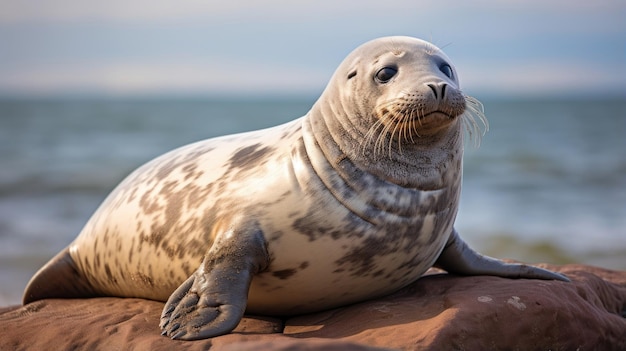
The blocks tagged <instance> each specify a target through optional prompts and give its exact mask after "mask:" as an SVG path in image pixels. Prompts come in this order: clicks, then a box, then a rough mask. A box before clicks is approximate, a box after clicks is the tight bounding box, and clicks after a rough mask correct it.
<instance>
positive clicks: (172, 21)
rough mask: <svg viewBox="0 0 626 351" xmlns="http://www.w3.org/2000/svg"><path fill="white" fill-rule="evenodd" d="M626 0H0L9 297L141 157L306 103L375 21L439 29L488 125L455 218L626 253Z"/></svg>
mask: <svg viewBox="0 0 626 351" xmlns="http://www.w3.org/2000/svg"><path fill="white" fill-rule="evenodd" d="M625 18H626V2H624V1H621V0H616V1H610V0H600V1H594V2H588V1H571V0H570V1H560V0H558V1H544V0H529V1H507V2H502V1H496V0H482V1H473V2H460V1H459V2H453V1H442V0H438V1H416V0H406V1H396V0H387V1H383V2H381V1H369V0H365V1H363V0H361V1H355V0H349V1H341V2H340V1H323V0H316V1H298V2H292V1H271V0H270V1H264V2H258V1H252V0H242V1H229V2H223V1H219V2H218V1H196V0H190V1H185V2H173V1H163V0H150V1H147V0H134V1H129V0H123V1H122V0H108V1H106V2H103V1H92V0H81V1H78V0H54V1H53V0H20V1H15V0H2V1H1V2H0V306H2V305H7V304H16V303H19V301H20V297H21V293H22V290H23V288H24V286H25V285H26V283H27V282H28V279H29V278H30V276H32V274H34V272H35V271H36V270H37V269H38V268H39V267H40V266H41V265H43V264H44V263H45V262H46V261H47V260H48V259H49V258H50V257H52V256H53V255H54V254H56V253H57V252H58V251H60V250H61V249H62V248H63V247H65V246H66V245H67V244H69V243H70V242H71V240H72V239H73V238H74V237H75V236H76V235H77V234H78V233H79V231H80V229H81V228H82V226H83V225H84V224H85V222H86V221H87V220H88V219H89V217H90V215H91V214H92V213H93V212H94V211H95V209H96V208H97V207H98V205H99V204H100V203H101V202H102V200H103V199H104V197H105V196H106V195H107V194H108V193H109V192H110V191H111V190H112V189H113V188H114V187H115V185H116V184H117V183H119V182H120V181H121V180H122V179H123V178H124V177H125V176H126V175H127V174H128V173H129V172H131V171H132V170H133V169H135V168H137V167H138V166H139V165H141V164H143V163H144V162H146V161H148V160H150V159H151V158H153V157H156V156H158V155H160V154H162V153H164V152H166V151H168V150H171V149H173V148H175V147H177V146H181V145H184V144H188V143H190V142H194V141H197V140H201V139H205V138H209V137H213V136H217V135H222V134H228V133H235V132H241V131H247V130H252V129H258V128H262V127H268V126H273V125H276V124H279V123H283V122H286V121H289V120H292V119H294V118H296V117H299V116H302V115H304V114H306V112H307V111H308V109H309V108H310V107H311V105H312V104H313V103H314V102H315V100H316V99H317V97H318V96H319V94H320V93H321V91H322V90H323V89H324V87H325V85H326V83H327V81H328V79H329V78H330V76H331V75H332V73H333V71H334V69H335V68H336V67H337V66H338V64H339V63H340V62H341V60H342V59H343V58H344V57H345V56H346V55H347V54H348V53H349V52H350V51H352V49H354V48H355V47H357V46H358V45H360V44H362V43H363V42H365V41H368V40H370V39H373V38H376V37H380V36H386V35H409V36H415V37H420V38H422V39H426V40H429V41H431V42H433V43H434V44H435V45H437V46H439V47H441V48H442V49H443V50H444V51H445V52H446V53H447V55H448V56H449V57H450V58H451V60H452V61H453V63H454V64H455V66H456V68H457V70H458V72H459V75H460V78H461V85H462V88H463V90H464V92H465V93H466V94H468V95H471V96H474V97H476V98H478V99H479V100H481V101H482V102H483V104H484V105H485V110H486V115H487V117H488V119H489V122H490V131H489V132H488V133H487V134H486V135H485V136H484V138H483V140H482V146H481V147H480V148H478V149H476V148H472V147H471V146H469V145H468V147H467V149H466V157H465V171H464V172H465V173H464V177H465V178H464V189H463V196H462V201H461V208H460V212H459V217H458V220H457V229H459V231H460V233H461V235H462V236H463V237H464V238H465V239H466V240H467V241H468V242H469V243H470V244H471V245H472V246H474V247H475V248H477V249H479V250H480V251H482V252H484V253H487V254H490V255H492V256H497V257H502V258H513V259H518V260H523V261H526V262H530V263H537V262H549V263H569V262H578V263H586V264H593V265H599V266H603V267H607V268H613V269H622V270H623V269H626V21H625V20H624V19H625Z"/></svg>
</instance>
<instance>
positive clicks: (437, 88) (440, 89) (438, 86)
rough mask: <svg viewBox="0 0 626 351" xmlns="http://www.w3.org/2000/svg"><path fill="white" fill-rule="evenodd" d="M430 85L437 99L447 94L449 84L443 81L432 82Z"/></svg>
mask: <svg viewBox="0 0 626 351" xmlns="http://www.w3.org/2000/svg"><path fill="white" fill-rule="evenodd" d="M428 87H429V88H430V90H432V91H433V95H435V99H437V100H443V99H444V98H445V96H446V88H447V87H448V84H446V83H444V82H441V83H435V84H434V83H430V84H428Z"/></svg>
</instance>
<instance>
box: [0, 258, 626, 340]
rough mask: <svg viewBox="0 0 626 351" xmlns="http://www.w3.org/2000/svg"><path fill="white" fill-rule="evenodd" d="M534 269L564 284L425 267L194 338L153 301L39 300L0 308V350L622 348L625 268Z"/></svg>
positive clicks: (625, 327) (624, 337)
mask: <svg viewBox="0 0 626 351" xmlns="http://www.w3.org/2000/svg"><path fill="white" fill-rule="evenodd" d="M544 267H546V268H549V269H553V270H556V271H559V272H562V273H564V274H566V275H567V276H568V277H570V278H571V279H572V282H571V283H563V282H557V281H542V280H526V279H520V280H512V279H503V278H497V277H486V276H475V277H458V276H451V275H447V274H430V275H428V276H425V277H423V278H421V279H420V280H419V281H417V282H416V283H414V284H412V285H410V286H408V287H406V288H404V289H402V290H401V291H399V292H397V293H395V294H393V295H390V296H387V297H383V298H380V299H377V300H372V301H367V302H363V303H359V304H355V305H352V306H348V307H343V308H338V309H334V310H331V311H326V312H321V313H316V314H311V315H306V316H299V317H293V318H289V319H287V320H286V321H284V322H283V321H282V320H280V319H277V318H270V317H253V316H248V317H246V318H244V320H243V321H242V322H241V323H240V325H239V326H238V327H237V329H236V330H235V332H233V333H231V334H229V335H224V336H220V337H216V338H213V339H210V340H200V341H173V340H170V339H168V338H166V337H163V336H161V335H160V331H159V329H158V321H159V315H160V313H161V309H162V308H163V303H160V302H155V301H147V300H141V299H122V298H93V299H74V300H44V301H38V302H35V303H32V304H29V305H27V306H16V307H9V308H4V309H0V328H1V329H2V337H1V338H0V350H43V349H57V350H66V349H81V350H82V349H85V350H171V349H176V350H207V349H211V350H375V349H379V348H388V349H401V350H418V349H419V350H428V349H433V350H577V349H578V350H626V319H625V318H624V317H623V316H622V313H624V310H625V309H626V272H622V271H611V270H607V269H602V268H596V267H590V266H582V265H566V266H560V267H555V266H544ZM283 323H284V324H283ZM281 331H282V333H281Z"/></svg>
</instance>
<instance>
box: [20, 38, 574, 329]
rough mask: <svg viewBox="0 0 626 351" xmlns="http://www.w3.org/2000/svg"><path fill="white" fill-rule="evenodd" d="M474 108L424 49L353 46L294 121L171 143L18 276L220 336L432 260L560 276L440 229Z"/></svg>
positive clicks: (451, 206)
mask: <svg viewBox="0 0 626 351" xmlns="http://www.w3.org/2000/svg"><path fill="white" fill-rule="evenodd" d="M482 117H483V115H482V112H481V108H480V105H479V103H478V102H477V101H476V100H475V99H473V98H470V97H468V96H466V95H464V94H463V93H462V91H461V90H460V87H459V81H458V77H457V72H456V70H455V68H454V66H453V65H452V63H451V62H450V60H449V59H448V57H447V56H446V55H445V54H444V53H443V52H442V51H441V50H439V49H438V48H437V47H435V46H434V45H432V44H430V43H427V42H425V41H422V40H419V39H415V38H410V37H386V38H380V39H376V40H373V41H370V42H367V43H365V44H363V45H362V46H360V47H359V48H357V49H356V50H354V51H353V52H352V53H351V54H349V55H348V56H347V58H346V59H345V60H344V61H343V63H341V65H340V66H339V67H338V69H337V70H336V72H335V73H334V75H333V77H332V78H331V80H330V82H329V84H328V86H327V87H326V89H325V90H324V92H323V93H322V95H321V97H320V98H319V99H318V100H317V102H315V104H314V105H313V106H312V108H311V110H310V111H309V112H308V113H307V114H306V115H305V116H303V117H301V118H298V119H296V120H294V121H291V122H288V123H286V124H283V125H280V126H277V127H273V128H269V129H265V130H259V131H253V132H248V133H241V134H236V135H229V136H223V137H218V138H213V139H208V140H205V141H201V142H197V143H194V144H190V145H187V146H184V147H181V148H179V149H176V150H174V151H171V152H169V153H167V154H165V155H163V156H160V157H158V158H156V159H155V160H153V161H151V162H149V163H147V164H145V165H144V166H142V167H140V168H139V169H137V170H136V171H134V172H133V173H131V174H130V175H129V176H128V177H127V178H126V179H125V180H124V181H123V182H122V183H121V184H120V185H119V186H118V187H117V188H116V189H115V190H114V191H113V192H112V193H111V194H110V195H109V196H108V197H107V199H106V200H105V201H104V202H103V204H102V205H101V206H100V207H99V208H98V210H97V211H96V212H95V214H94V215H93V216H92V217H91V219H90V220H89V221H88V222H87V224H86V225H85V227H84V229H83V230H82V232H81V233H80V234H79V236H78V237H77V238H76V239H75V240H74V241H73V242H72V243H70V245H69V246H68V247H67V248H66V249H65V250H63V251H62V252H61V253H59V254H58V255H57V256H55V257H54V258H53V259H52V260H51V261H50V262H49V263H47V264H46V265H45V266H44V267H43V268H42V269H40V270H39V272H37V273H36V275H35V276H34V277H33V278H32V279H31V281H30V283H29V284H28V286H27V288H26V290H25V292H24V298H23V301H24V303H25V304H26V303H29V302H31V301H35V300H39V299H44V298H59V297H60V298H70V297H91V296H121V297H140V298H147V299H153V300H159V301H167V302H166V304H165V307H164V310H163V314H162V316H161V322H160V327H161V328H162V331H163V334H165V335H168V336H170V337H172V338H174V339H187V340H191V339H201V338H208V337H213V336H217V335H221V334H224V333H228V332H230V331H231V330H232V329H233V328H235V327H236V326H237V324H238V323H239V321H240V319H241V318H242V316H243V314H244V312H246V311H247V312H248V313H253V314H266V315H293V314H302V313H309V312H314V311H320V310H324V309H330V308H334V307H337V306H342V305H346V304H350V303H355V302H358V301H363V300H366V299H371V298H375V297H377V296H382V295H385V294H389V293H392V292H394V291H396V290H398V289H400V288H402V287H404V286H406V285H408V284H410V283H411V282H413V281H415V280H416V279H418V278H419V277H420V276H421V275H422V274H423V273H424V272H425V271H426V270H427V269H429V268H430V267H432V266H437V267H441V268H443V269H445V270H447V271H448V272H450V273H455V274H465V275H476V274H487V275H497V276H502V277H510V278H537V279H558V280H563V281H567V278H566V277H564V276H562V275H560V274H557V273H553V272H550V271H547V270H543V269H540V268H537V267H532V266H528V265H524V264H509V263H504V262H501V261H498V260H496V259H492V258H489V257H485V256H483V255H480V254H479V253H477V252H475V251H473V250H472V249H471V248H469V247H468V245H467V244H466V243H465V242H463V240H462V239H461V238H460V237H459V235H458V233H457V232H456V231H455V229H454V227H453V224H454V220H455V217H456V214H457V208H458V203H459V197H460V193H461V178H462V156H463V143H464V142H463V138H464V133H465V132H464V131H465V129H470V130H472V129H473V128H477V124H476V123H477V121H476V118H479V119H480V118H482Z"/></svg>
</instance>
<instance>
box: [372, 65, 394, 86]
mask: <svg viewBox="0 0 626 351" xmlns="http://www.w3.org/2000/svg"><path fill="white" fill-rule="evenodd" d="M396 73H398V69H396V68H394V67H384V68H381V69H380V71H378V72H377V73H376V81H378V82H379V83H387V82H388V81H389V80H390V79H391V78H393V76H395V75H396Z"/></svg>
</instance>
